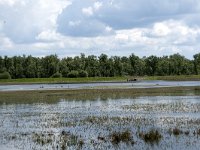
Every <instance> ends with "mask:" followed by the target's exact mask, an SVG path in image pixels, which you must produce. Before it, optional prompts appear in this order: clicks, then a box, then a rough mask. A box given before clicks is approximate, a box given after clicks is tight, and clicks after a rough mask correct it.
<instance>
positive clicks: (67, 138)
mask: <svg viewBox="0 0 200 150" xmlns="http://www.w3.org/2000/svg"><path fill="white" fill-rule="evenodd" d="M27 100H28V99H27ZM151 129H153V130H157V131H158V132H159V133H160V134H161V138H160V140H157V141H145V140H144V136H143V135H144V134H145V133H148V132H149V131H150V130H151ZM174 129H179V132H178V135H177V133H175V132H173V130H174ZM124 131H128V132H129V133H130V135H131V138H130V139H128V140H127V141H123V140H122V141H119V142H118V143H117V144H116V143H114V142H113V137H112V135H113V133H115V132H124ZM199 136H200V96H197V95H190V94H188V96H148V97H137V98H131V99H123V98H121V99H107V100H101V99H99V98H97V99H96V100H93V101H89V100H84V101H81V100H80V101H75V100H69V99H60V100H58V102H57V103H53V104H52V103H44V102H43V103H40V102H35V103H31V104H18V103H17V102H14V101H13V103H12V104H2V105H0V148H1V149H3V150H4V149H13V150H16V149H85V150H88V149H183V150H184V149H198V148H199V146H200V141H199V138H200V137H199Z"/></svg>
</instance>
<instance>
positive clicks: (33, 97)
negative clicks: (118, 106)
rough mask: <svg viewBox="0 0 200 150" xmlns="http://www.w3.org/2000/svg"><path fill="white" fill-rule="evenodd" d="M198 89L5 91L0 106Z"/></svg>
mask: <svg viewBox="0 0 200 150" xmlns="http://www.w3.org/2000/svg"><path fill="white" fill-rule="evenodd" d="M195 88H199V87H165V88H164V87H163V88H144V89H136V88H135V89H76V90H73V89H70V90H49V91H48V90H46V91H45V90H41V91H7V92H0V104H12V103H15V104H17V103H23V104H27V103H28V104H30V103H37V102H38V103H41V102H42V103H56V102H58V100H60V99H67V100H79V101H82V100H96V99H100V100H107V99H120V98H125V99H126V98H136V97H138V96H176V95H179V96H184V95H187V94H191V93H194V94H195V95H200V90H195Z"/></svg>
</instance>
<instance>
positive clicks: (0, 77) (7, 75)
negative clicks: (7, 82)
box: [0, 72, 11, 79]
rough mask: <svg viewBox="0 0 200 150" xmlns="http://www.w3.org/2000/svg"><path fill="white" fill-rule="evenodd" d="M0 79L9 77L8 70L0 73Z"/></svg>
mask: <svg viewBox="0 0 200 150" xmlns="http://www.w3.org/2000/svg"><path fill="white" fill-rule="evenodd" d="M0 79H11V76H10V74H9V73H8V72H3V73H0Z"/></svg>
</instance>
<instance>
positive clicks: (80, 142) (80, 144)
mask: <svg viewBox="0 0 200 150" xmlns="http://www.w3.org/2000/svg"><path fill="white" fill-rule="evenodd" d="M84 144H85V143H84V141H83V140H82V139H80V140H79V142H78V146H79V147H80V148H82V147H83V145H84Z"/></svg>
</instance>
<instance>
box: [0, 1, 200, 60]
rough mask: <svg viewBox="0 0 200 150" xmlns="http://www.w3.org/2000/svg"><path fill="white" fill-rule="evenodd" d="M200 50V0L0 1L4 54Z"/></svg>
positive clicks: (0, 52) (187, 53)
mask: <svg viewBox="0 0 200 150" xmlns="http://www.w3.org/2000/svg"><path fill="white" fill-rule="evenodd" d="M80 53H85V54H86V55H100V54H101V53H105V54H107V55H109V56H114V55H117V56H129V55H130V54H132V53H134V54H135V55H138V56H140V57H142V56H150V55H157V56H163V55H171V54H174V53H179V54H181V55H184V56H185V57H187V58H189V59H192V57H193V55H194V54H197V53H200V0H0V55H1V56H4V55H8V56H14V55H23V54H25V55H33V56H38V57H42V56H46V55H50V54H57V55H58V56H59V57H67V56H72V57H73V56H77V55H80Z"/></svg>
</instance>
